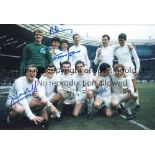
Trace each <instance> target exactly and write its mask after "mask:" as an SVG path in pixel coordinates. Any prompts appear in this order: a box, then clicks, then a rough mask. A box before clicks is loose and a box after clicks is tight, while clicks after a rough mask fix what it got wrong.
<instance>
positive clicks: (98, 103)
mask: <svg viewBox="0 0 155 155" xmlns="http://www.w3.org/2000/svg"><path fill="white" fill-rule="evenodd" d="M109 73H110V65H109V64H107V63H102V64H101V65H100V66H99V75H97V76H96V77H95V78H94V82H95V85H96V91H95V92H96V98H95V102H94V108H95V109H96V110H97V111H98V110H100V109H101V110H102V109H103V107H104V110H105V115H106V116H107V117H110V116H112V110H111V79H110V76H109Z"/></svg>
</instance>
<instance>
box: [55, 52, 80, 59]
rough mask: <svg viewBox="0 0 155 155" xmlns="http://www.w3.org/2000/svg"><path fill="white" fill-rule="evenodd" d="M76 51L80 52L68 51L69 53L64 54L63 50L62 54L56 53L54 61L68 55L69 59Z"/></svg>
mask: <svg viewBox="0 0 155 155" xmlns="http://www.w3.org/2000/svg"><path fill="white" fill-rule="evenodd" d="M76 53H80V51H76V52H75V51H73V52H68V53H67V54H64V55H63V52H62V53H60V54H57V55H55V56H54V58H53V61H54V60H56V59H60V58H63V57H68V60H69V58H70V57H72V56H73V55H74V54H76Z"/></svg>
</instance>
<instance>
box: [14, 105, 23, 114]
mask: <svg viewBox="0 0 155 155" xmlns="http://www.w3.org/2000/svg"><path fill="white" fill-rule="evenodd" d="M14 111H15V113H16V114H22V113H23V112H24V108H23V107H22V106H21V105H18V106H16V108H15V109H14Z"/></svg>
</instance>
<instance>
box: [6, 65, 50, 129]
mask: <svg viewBox="0 0 155 155" xmlns="http://www.w3.org/2000/svg"><path fill="white" fill-rule="evenodd" d="M36 75H37V67H36V66H34V65H28V66H27V67H26V69H25V76H21V77H19V78H18V79H16V80H15V82H14V84H13V86H12V87H11V90H10V92H9V95H8V99H7V102H6V105H7V107H8V109H9V114H8V117H7V123H8V124H11V123H14V122H15V121H17V120H18V119H20V118H21V117H22V116H23V115H25V114H26V116H27V117H28V118H29V119H30V120H31V121H32V122H34V124H36V125H38V124H42V126H41V127H43V128H46V127H47V128H48V121H47V119H46V118H45V117H44V116H45V114H46V111H45V107H46V105H47V100H46V99H43V98H41V95H40V92H39V90H38V85H39V82H38V79H36ZM36 108H39V109H41V110H40V114H39V115H37V114H34V113H33V112H32V110H33V109H36ZM35 112H36V111H35Z"/></svg>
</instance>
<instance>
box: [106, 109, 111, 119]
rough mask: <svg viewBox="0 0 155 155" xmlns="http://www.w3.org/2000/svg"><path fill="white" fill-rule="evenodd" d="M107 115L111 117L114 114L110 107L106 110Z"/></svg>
mask: <svg viewBox="0 0 155 155" xmlns="http://www.w3.org/2000/svg"><path fill="white" fill-rule="evenodd" d="M105 115H106V116H107V117H111V116H112V111H111V110H110V109H108V110H106V111H105Z"/></svg>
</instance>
